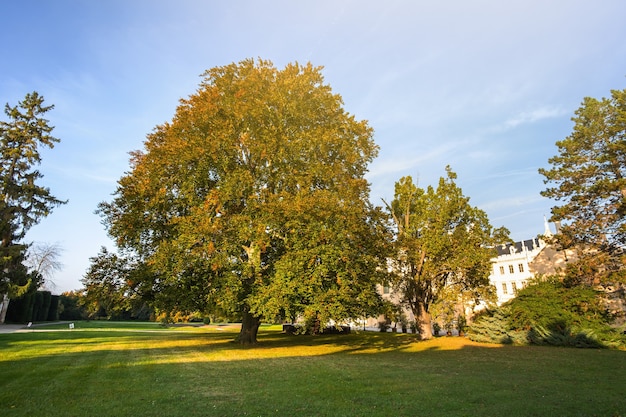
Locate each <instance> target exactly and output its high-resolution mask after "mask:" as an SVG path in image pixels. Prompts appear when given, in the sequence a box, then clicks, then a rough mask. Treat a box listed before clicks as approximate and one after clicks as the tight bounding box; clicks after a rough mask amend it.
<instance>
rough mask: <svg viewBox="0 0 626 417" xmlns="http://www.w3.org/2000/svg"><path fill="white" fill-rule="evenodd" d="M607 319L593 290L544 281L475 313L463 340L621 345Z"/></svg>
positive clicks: (582, 346) (620, 336) (620, 339)
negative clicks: (496, 304)
mask: <svg viewBox="0 0 626 417" xmlns="http://www.w3.org/2000/svg"><path fill="white" fill-rule="evenodd" d="M610 321H611V317H610V316H609V315H608V314H607V312H606V311H605V308H604V307H603V305H602V302H601V299H600V297H599V295H598V293H597V292H596V291H594V290H593V289H591V288H589V287H586V286H577V287H568V286H566V285H564V284H563V283H562V282H560V281H559V280H558V279H557V278H548V279H546V280H544V281H537V282H535V283H533V284H532V285H529V286H528V287H526V288H524V289H523V290H521V291H520V292H519V293H518V296H517V297H516V298H514V299H513V300H511V301H510V302H508V303H507V304H505V305H503V306H502V307H500V308H497V309H494V310H492V311H486V312H484V313H481V314H480V315H479V316H478V317H476V318H475V321H474V323H473V324H472V325H471V326H470V329H469V331H468V337H470V339H472V340H475V341H480V342H495V343H515V344H536V345H552V346H572V347H581V348H598V347H604V346H615V347H617V346H623V345H624V342H625V340H624V339H625V338H624V337H623V336H622V335H619V334H618V332H617V330H615V329H612V328H611V327H610Z"/></svg>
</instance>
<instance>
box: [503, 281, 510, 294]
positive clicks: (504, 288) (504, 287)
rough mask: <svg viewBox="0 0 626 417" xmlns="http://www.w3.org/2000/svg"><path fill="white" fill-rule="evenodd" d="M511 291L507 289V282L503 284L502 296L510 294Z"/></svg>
mask: <svg viewBox="0 0 626 417" xmlns="http://www.w3.org/2000/svg"><path fill="white" fill-rule="evenodd" d="M508 293H509V290H508V289H507V288H506V282H503V283H502V294H508Z"/></svg>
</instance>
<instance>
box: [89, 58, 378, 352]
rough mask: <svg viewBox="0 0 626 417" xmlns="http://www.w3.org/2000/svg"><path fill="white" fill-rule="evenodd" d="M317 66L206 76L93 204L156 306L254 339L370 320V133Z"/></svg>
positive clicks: (234, 69) (246, 66)
mask: <svg viewBox="0 0 626 417" xmlns="http://www.w3.org/2000/svg"><path fill="white" fill-rule="evenodd" d="M342 105H343V103H342V100H341V97H340V96H339V95H337V94H333V92H332V91H331V88H330V87H329V86H328V85H326V84H324V81H323V77H322V75H321V72H320V68H316V67H313V66H312V65H310V64H308V65H299V64H290V65H287V66H286V67H285V68H284V69H282V70H278V69H276V68H275V67H274V66H273V64H272V63H271V62H268V61H262V60H259V61H257V62H255V61H254V60H245V61H242V62H240V63H238V64H231V65H227V66H223V67H217V68H213V69H211V70H209V71H207V72H206V73H205V74H204V78H203V81H202V82H201V84H200V87H199V89H198V91H197V92H196V93H195V94H193V95H192V96H190V97H189V98H187V99H185V100H181V104H180V106H179V107H178V108H177V111H176V114H175V116H174V118H173V120H172V121H171V122H169V123H165V124H163V125H160V126H158V127H157V128H156V129H155V130H154V131H153V133H151V134H150V135H148V137H147V140H146V141H145V150H143V151H137V152H133V153H132V157H131V170H130V171H129V172H128V173H127V174H126V175H125V176H124V177H122V178H121V179H120V180H119V187H118V189H117V191H116V193H115V196H114V199H113V201H112V202H110V203H102V204H101V205H100V212H101V214H102V215H103V218H104V221H105V224H106V226H107V227H108V232H109V233H110V235H111V236H112V237H113V238H115V239H116V241H117V244H118V246H120V248H121V249H123V250H130V251H133V252H134V253H135V254H137V255H139V256H140V257H141V259H142V260H143V261H144V262H145V264H146V265H148V266H149V267H150V270H151V272H152V273H151V275H149V276H150V280H151V291H153V293H154V294H155V303H156V306H157V307H158V308H160V309H179V310H185V309H187V310H192V311H193V310H197V309H199V308H202V309H205V310H207V309H208V310H214V311H215V310H217V311H222V312H227V313H229V314H232V313H233V312H238V314H239V315H240V317H241V319H242V327H241V333H240V334H239V341H240V342H242V343H254V342H256V335H257V330H258V327H259V324H260V321H261V320H262V319H264V318H265V319H274V318H277V317H287V318H290V317H296V316H304V317H306V318H314V319H317V320H319V321H320V322H324V321H328V320H330V319H334V320H343V319H349V318H357V317H360V316H362V315H364V314H367V313H371V312H373V309H374V308H375V307H377V306H378V303H379V297H378V295H377V293H376V291H375V284H376V282H378V280H379V278H380V274H381V271H382V270H381V269H380V268H379V267H380V266H381V265H383V264H384V258H385V252H384V248H385V239H386V238H387V237H386V229H385V227H384V226H383V223H382V221H381V220H382V219H383V217H384V216H383V214H382V212H381V211H380V210H379V209H376V208H374V207H372V206H371V204H370V203H369V200H368V196H369V184H368V183H367V181H366V180H365V179H364V175H365V173H366V170H367V166H368V164H369V163H370V162H371V161H372V159H373V158H374V157H375V155H376V154H377V151H378V149H377V146H376V145H375V144H374V142H373V140H372V130H371V128H370V127H369V126H368V125H367V123H366V122H365V121H358V120H355V118H354V117H353V116H352V115H350V114H348V113H347V112H346V111H345V110H344V109H343V108H342Z"/></svg>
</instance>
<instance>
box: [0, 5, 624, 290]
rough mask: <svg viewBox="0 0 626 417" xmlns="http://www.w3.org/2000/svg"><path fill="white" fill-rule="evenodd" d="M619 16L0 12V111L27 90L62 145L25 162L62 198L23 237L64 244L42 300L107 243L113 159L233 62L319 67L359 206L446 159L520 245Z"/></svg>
mask: <svg viewBox="0 0 626 417" xmlns="http://www.w3.org/2000/svg"><path fill="white" fill-rule="evenodd" d="M624 18H626V2H624V1H623V0H598V1H595V2H590V1H588V0H584V1H581V0H552V1H543V0H541V1H540V0H511V1H506V2H504V1H497V0H489V1H486V0H485V1H481V0H473V1H467V0H448V1H445V2H444V1H434V0H431V1H420V0H386V1H384V2H383V1H371V0H317V1H271V0H266V1H237V0H230V1H226V0H224V1H203V0H196V1H194V0H177V1H165V0H107V1H92V0H55V1H43V0H42V1H35V0H21V1H3V2H1V3H0V39H2V46H1V49H0V50H1V51H2V60H1V61H0V104H2V105H4V104H5V103H10V104H11V105H15V104H17V101H18V100H21V99H22V98H23V97H24V95H25V94H26V93H28V92H32V91H37V92H39V93H40V94H42V95H43V96H44V97H45V99H46V103H48V104H54V105H55V109H54V110H53V111H51V112H50V113H48V118H49V120H50V123H51V124H52V125H53V126H55V130H54V134H55V136H56V137H58V138H60V139H61V143H60V144H58V145H57V146H56V147H55V148H54V149H53V150H51V151H45V152H44V154H43V161H42V165H41V167H40V168H41V172H42V173H43V174H44V175H45V178H44V180H43V183H44V184H45V185H46V186H48V187H50V188H51V190H52V193H53V194H54V195H55V196H57V197H59V198H61V199H69V203H68V204H67V205H65V206H62V207H59V208H57V209H56V210H55V211H54V212H53V213H52V214H51V215H50V216H49V217H47V218H45V219H44V220H42V222H41V223H40V224H39V225H37V226H35V227H34V228H33V229H31V231H30V232H29V234H28V236H27V240H28V241H35V242H47V243H58V244H59V245H60V246H61V247H62V248H63V255H62V259H61V261H62V262H63V264H64V268H63V270H62V271H59V272H57V273H56V274H55V276H54V278H53V282H54V284H55V285H54V287H53V289H54V290H55V292H61V291H66V290H70V289H78V288H80V287H81V284H80V279H81V278H82V276H83V275H84V273H85V271H86V269H87V268H88V266H89V257H91V256H95V255H97V253H98V251H99V248H100V247H101V246H103V245H104V246H107V247H108V248H109V249H113V245H112V243H111V241H110V240H109V239H108V237H107V235H106V233H105V230H104V228H103V226H102V225H101V224H100V218H99V217H98V216H97V215H96V214H94V210H95V209H96V208H97V204H98V203H99V202H100V201H103V200H110V199H111V194H112V193H113V192H114V190H115V187H116V181H117V180H118V179H119V178H120V177H121V176H122V175H123V173H124V172H125V171H126V170H127V169H128V152H129V151H132V150H135V149H140V148H141V147H142V143H143V140H144V139H145V136H146V134H148V133H149V132H151V131H152V129H153V128H154V127H155V126H157V125H159V124H161V123H164V122H166V121H168V120H171V118H172V116H173V115H174V111H175V108H176V106H177V104H178V100H179V99H181V98H184V97H187V96H188V95H190V94H192V93H194V92H195V90H196V88H197V86H198V83H199V82H200V75H201V74H202V73H203V72H204V71H205V70H206V69H209V68H212V67H215V66H221V65H226V64H229V63H231V62H239V61H241V60H243V59H246V58H263V59H269V60H271V61H273V62H274V64H275V65H276V66H277V67H279V68H282V67H283V66H284V65H285V64H287V63H289V62H293V61H298V62H301V63H305V62H311V63H313V64H314V65H316V66H323V67H324V70H323V74H324V76H325V80H326V82H327V83H328V84H330V85H331V87H332V88H333V91H334V92H335V93H338V94H340V95H341V96H342V97H343V99H344V103H345V109H346V110H347V111H348V112H350V113H352V114H354V115H355V116H356V117H357V118H359V119H366V120H368V121H369V123H370V125H371V126H372V127H373V128H374V130H375V141H376V142H377V144H378V145H379V146H380V154H379V157H378V158H377V159H376V160H375V162H374V163H373V164H372V165H371V166H370V172H369V174H368V179H369V181H370V182H371V184H372V186H371V198H372V200H373V201H374V202H375V203H377V204H380V203H381V198H385V199H390V198H391V197H392V194H393V186H394V183H395V181H397V180H398V179H399V178H401V177H402V176H405V175H411V176H413V177H414V178H417V179H418V182H419V185H420V186H422V187H425V186H427V185H430V184H435V183H436V181H437V179H438V178H439V177H440V176H442V175H444V174H445V171H444V168H445V166H446V165H448V164H449V165H451V167H452V169H453V170H454V171H456V172H457V174H458V181H457V183H458V185H459V186H460V187H461V188H463V191H464V193H465V194H466V195H467V196H469V197H470V198H471V203H472V204H473V205H475V206H478V207H480V208H482V209H483V210H485V211H486V212H487V213H488V215H489V218H490V220H491V223H492V224H493V225H494V226H505V227H507V228H509V230H511V233H512V237H513V238H514V239H516V240H520V239H527V238H531V237H534V236H536V235H537V234H539V233H542V232H543V218H544V215H545V216H549V215H550V207H552V206H553V205H554V202H553V201H550V200H547V199H544V198H542V197H541V196H540V195H539V192H540V191H541V190H543V189H544V188H545V185H544V184H543V178H542V177H541V176H540V175H539V174H538V173H537V169H538V168H540V167H547V166H548V163H547V160H548V158H550V157H551V156H553V155H555V154H556V152H557V148H556V146H555V142H556V141H557V140H560V139H563V138H565V137H566V136H567V135H569V133H570V132H571V129H572V122H571V120H570V119H571V117H572V116H573V114H574V111H575V110H576V109H577V108H578V107H579V106H580V103H581V101H582V99H583V98H584V97H587V96H588V97H596V98H601V97H607V96H609V95H610V90H612V89H619V90H621V89H624V88H626V25H625V24H624ZM0 117H2V118H3V119H4V115H2V116H0Z"/></svg>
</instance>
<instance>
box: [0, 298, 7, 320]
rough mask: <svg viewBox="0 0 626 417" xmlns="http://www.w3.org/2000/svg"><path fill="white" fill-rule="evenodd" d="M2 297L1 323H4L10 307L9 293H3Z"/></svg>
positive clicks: (0, 306)
mask: <svg viewBox="0 0 626 417" xmlns="http://www.w3.org/2000/svg"><path fill="white" fill-rule="evenodd" d="M1 297H2V298H0V324H2V323H4V319H5V318H6V316H7V310H8V308H9V294H2V296H1Z"/></svg>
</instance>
